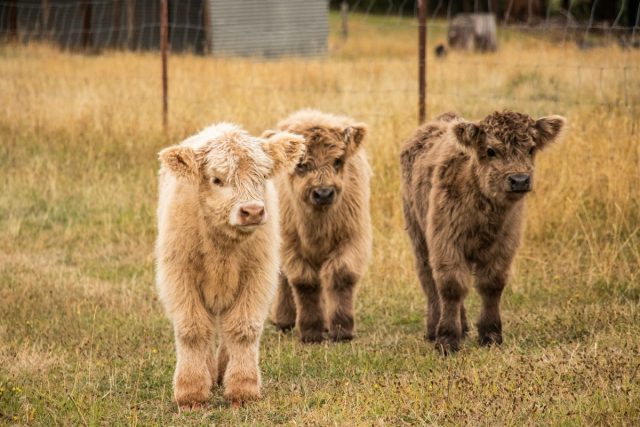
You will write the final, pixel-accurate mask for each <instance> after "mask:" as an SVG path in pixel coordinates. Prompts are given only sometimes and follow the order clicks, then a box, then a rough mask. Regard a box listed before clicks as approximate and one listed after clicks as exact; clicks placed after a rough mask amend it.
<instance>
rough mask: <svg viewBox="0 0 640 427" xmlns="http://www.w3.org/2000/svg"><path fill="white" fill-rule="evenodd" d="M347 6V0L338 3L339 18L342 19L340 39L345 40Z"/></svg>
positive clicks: (347, 26) (347, 27)
mask: <svg viewBox="0 0 640 427" xmlns="http://www.w3.org/2000/svg"><path fill="white" fill-rule="evenodd" d="M348 14H349V4H348V3H347V0H342V3H340V17H341V18H342V38H343V39H346V38H347V37H349V18H348Z"/></svg>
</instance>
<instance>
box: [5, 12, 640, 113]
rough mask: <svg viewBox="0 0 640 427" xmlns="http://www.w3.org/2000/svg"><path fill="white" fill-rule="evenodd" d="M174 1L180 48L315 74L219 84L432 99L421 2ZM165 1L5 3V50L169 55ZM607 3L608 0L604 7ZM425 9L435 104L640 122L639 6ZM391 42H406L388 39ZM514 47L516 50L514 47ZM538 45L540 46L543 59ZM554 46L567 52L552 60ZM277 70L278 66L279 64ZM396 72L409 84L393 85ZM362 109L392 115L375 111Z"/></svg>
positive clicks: (173, 34) (175, 49)
mask: <svg viewBox="0 0 640 427" xmlns="http://www.w3.org/2000/svg"><path fill="white" fill-rule="evenodd" d="M165 1H166V5H167V22H166V25H167V38H168V39H167V41H168V49H169V51H170V53H171V54H173V55H182V54H196V55H202V56H205V57H206V56H210V57H212V58H215V59H220V58H228V57H243V58H249V60H250V61H254V62H256V63H264V61H265V60H267V61H275V62H278V61H288V62H291V61H294V62H295V64H296V66H297V67H298V68H299V71H300V75H301V76H303V77H301V78H298V79H291V80H285V81H283V80H278V81H274V80H269V79H265V77H264V75H263V74H262V73H258V72H255V71H254V70H253V69H252V68H244V69H243V72H242V73H239V74H237V75H236V76H235V78H234V79H233V81H229V80H228V79H227V80H225V81H215V79H214V80H213V81H212V82H211V87H212V88H216V87H219V88H223V87H224V89H225V90H234V91H245V92H247V93H249V92H250V93H252V94H255V93H260V92H264V93H273V92H279V93H283V92H284V93H287V92H288V93H298V94H308V95H310V96H334V97H344V96H349V97H360V98H362V99H365V98H367V99H369V102H371V103H380V104H384V103H385V102H391V101H390V99H391V97H390V95H391V94H395V95H398V97H399V98H400V99H403V100H405V101H406V100H407V99H411V98H412V97H414V96H415V98H414V99H415V101H413V102H414V103H413V104H412V105H417V104H418V95H419V90H420V84H419V81H420V80H419V77H420V75H421V74H422V72H423V70H422V69H419V67H418V62H419V61H418V57H419V56H418V54H419V51H420V49H418V30H419V29H420V21H419V19H418V18H419V10H420V8H419V6H420V2H419V1H418V2H414V1H409V0H399V1H393V0H388V1H385V2H379V1H372V0H360V1H354V2H342V1H338V2H335V4H334V3H333V2H331V4H330V2H328V1H326V0H323V1H317V0H313V1H305V0H289V1H286V0H280V1H273V2H261V1H260V0H244V1H234V0H228V1H223V0H208V1H207V0H184V1H169V0H165ZM162 4H163V2H162V1H160V0H93V1H64V0H60V1H55V0H24V1H20V2H18V1H6V0H5V1H0V38H1V39H2V40H3V42H4V43H5V44H24V45H29V44H41V43H45V44H52V45H53V46H55V47H57V48H59V49H62V50H64V51H70V52H73V53H77V52H80V53H85V54H91V55H96V54H100V53H105V52H110V51H114V50H126V51H137V52H147V51H148V52H158V51H159V50H160V47H161V41H162V39H161V33H162V31H161V29H162V21H161V6H162ZM612 4H613V6H612ZM330 5H331V6H333V7H332V8H331V9H330V7H329V6H330ZM523 5H524V6H523ZM603 5H605V6H606V5H608V8H607V10H605V11H604V12H603V11H602V10H601V9H602V8H603ZM425 6H426V14H425V15H426V19H427V25H426V27H425V28H426V30H427V43H426V45H425V50H426V51H427V56H426V61H427V66H426V68H425V70H426V74H427V82H428V85H427V89H426V101H427V105H447V106H448V105H459V104H464V103H465V102H476V103H484V102H486V103H489V102H490V103H493V104H497V105H501V106H523V105H527V106H529V105H534V104H541V105H549V104H551V105H556V106H559V107H567V106H581V105H591V106H600V107H604V108H612V107H615V108H626V109H627V111H629V112H631V114H633V115H634V117H633V120H634V121H637V117H636V116H637V103H638V101H639V99H640V95H639V94H640V56H639V55H640V26H639V25H640V9H639V8H638V1H636V0H624V1H617V2H616V1H612V2H611V1H609V2H606V1H604V0H592V1H587V0H568V1H564V0H556V1H554V0H549V1H542V0H526V1H524V2H523V1H518V0H505V1H499V2H498V1H493V0H489V1H484V2H483V1H478V0H476V1H458V2H456V1H447V0H436V1H430V2H428V4H425ZM523 11H524V12H523ZM576 11H582V12H581V14H582V16H583V17H582V18H580V17H579V16H577V12H576ZM465 14H467V15H465ZM468 14H474V15H475V16H476V17H477V16H484V17H485V18H486V17H487V16H488V17H489V18H488V19H489V21H487V22H493V25H494V26H495V33H494V34H493V37H495V43H496V46H497V51H496V52H488V53H482V52H478V51H482V50H486V49H482V48H478V45H479V41H478V40H481V39H482V38H483V37H487V33H486V32H483V31H485V30H486V28H485V27H486V26H485V27H482V25H481V27H482V28H484V29H482V28H481V30H480V31H479V32H478V28H477V24H474V23H471V24H470V23H469V21H465V22H467V23H466V24H465V25H463V26H462V27H460V26H458V27H456V25H458V24H459V23H460V20H461V19H463V18H464V17H465V16H470V15H468ZM465 19H466V18H465ZM474 25H475V27H474ZM489 27H491V25H489ZM460 28H462V29H463V30H464V29H465V28H466V29H467V30H468V31H469V32H470V34H467V35H466V36H465V37H467V39H466V40H467V41H466V42H465V43H467V44H466V45H464V43H463V45H462V46H457V47H458V48H459V49H456V43H457V42H456V39H455V37H453V36H452V32H455V31H456V29H458V30H460ZM489 32H490V31H489ZM368 37H375V38H376V40H378V42H377V44H378V46H376V48H375V49H372V48H370V46H368V45H366V44H365V43H364V42H363V40H364V39H366V38H368ZM489 37H491V35H490V34H489ZM385 39H387V40H389V41H393V40H396V39H401V40H402V43H397V42H396V43H389V46H386V45H385V44H384V40H385ZM358 40H360V41H358ZM380 40H382V41H381V42H380ZM469 40H470V41H469ZM514 40H516V41H517V43H514ZM507 45H509V46H512V47H511V48H510V49H508V50H507V51H504V50H503V46H507ZM513 46H515V47H513ZM359 48H361V50H359ZM489 50H491V49H489ZM532 50H533V51H536V50H538V54H533V55H532V54H531V51H532ZM546 50H554V51H566V52H567V54H566V55H562V54H560V55H558V54H556V55H548V54H547V53H548V52H546ZM218 66H221V65H220V63H219V62H215V64H212V65H211V68H210V69H209V71H210V72H213V73H215V72H216V67H218ZM269 66H270V67H272V68H277V65H274V64H273V63H271V62H270V65H269ZM311 69H313V75H314V76H317V77H316V80H318V79H319V80H322V79H324V80H323V83H322V84H314V85H310V84H308V80H306V79H305V78H304V75H305V72H306V70H311ZM385 70H394V72H395V73H397V74H398V75H405V76H407V78H406V79H396V80H394V79H383V80H381V79H380V78H379V77H380V75H381V74H384V73H385V72H386V71H385ZM158 71H159V72H160V70H158ZM309 72H311V71H309ZM169 73H171V69H170V68H169ZM149 78H151V77H150V76H149V75H148V74H141V75H139V76H136V75H134V74H131V75H129V76H128V77H127V79H128V81H129V82H131V83H134V82H135V81H136V80H137V79H142V80H145V79H149ZM153 78H156V77H155V76H154V77H153ZM169 90H171V86H169ZM161 96H162V95H161V93H160V91H159V93H158V97H159V98H160V97H161ZM398 97H396V98H398ZM394 99H395V98H394ZM362 114H364V115H379V116H384V115H385V114H386V113H384V112H380V113H377V112H376V111H374V110H372V109H367V110H366V111H362Z"/></svg>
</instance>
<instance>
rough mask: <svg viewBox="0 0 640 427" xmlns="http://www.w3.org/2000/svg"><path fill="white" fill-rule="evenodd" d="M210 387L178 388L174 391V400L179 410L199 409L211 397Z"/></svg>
mask: <svg viewBox="0 0 640 427" xmlns="http://www.w3.org/2000/svg"><path fill="white" fill-rule="evenodd" d="M210 388H211V387H205V386H200V387H180V388H176V389H175V391H174V394H175V400H176V403H177V404H178V406H179V407H180V409H183V410H194V409H200V408H201V407H202V406H204V404H205V403H206V402H207V401H208V400H209V398H210V397H211V392H210V391H209V389H210Z"/></svg>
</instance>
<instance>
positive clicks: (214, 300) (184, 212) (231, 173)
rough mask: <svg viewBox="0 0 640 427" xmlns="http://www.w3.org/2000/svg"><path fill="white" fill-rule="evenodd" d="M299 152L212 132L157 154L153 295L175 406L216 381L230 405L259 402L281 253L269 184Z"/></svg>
mask: <svg viewBox="0 0 640 427" xmlns="http://www.w3.org/2000/svg"><path fill="white" fill-rule="evenodd" d="M303 150H304V145H303V139H302V137H300V136H298V135H294V134H291V133H286V132H283V133H276V134H274V135H272V136H271V137H270V138H269V139H266V140H264V139H260V138H256V137H252V136H250V135H249V134H247V133H246V132H245V131H243V130H241V129H240V128H238V127H237V126H235V125H231V124H218V125H216V126H211V127H209V128H207V129H205V130H203V131H202V132H200V133H199V134H197V135H195V136H193V137H191V138H189V139H187V140H185V141H184V142H182V143H181V144H179V145H175V146H172V147H169V148H166V149H164V150H162V151H161V152H160V160H161V163H162V167H161V169H160V182H159V193H160V199H159V205H158V239H157V242H156V262H157V288H158V292H159V295H160V299H161V301H162V303H163V305H164V307H165V309H166V312H167V314H168V316H169V318H170V319H171V321H172V323H173V328H174V332H175V342H176V352H177V363H176V371H175V375H174V381H173V388H174V397H175V400H176V401H177V403H178V404H179V405H180V406H187V407H189V406H198V405H199V404H201V403H203V402H205V401H206V400H207V399H208V398H209V396H210V390H211V387H212V385H213V384H214V383H216V382H217V383H223V384H224V396H225V398H226V399H228V400H231V401H232V402H233V403H234V405H239V404H240V403H241V402H243V401H246V400H250V399H255V398H258V397H259V396H260V371H259V369H258V349H259V342H260V336H261V334H262V329H263V323H264V320H265V318H266V317H267V314H268V309H269V304H270V302H271V299H272V296H273V294H274V292H275V287H276V281H277V276H278V264H279V253H278V252H279V245H280V238H279V226H278V200H277V195H276V192H275V188H274V186H273V183H272V182H271V181H270V178H271V177H272V176H273V175H274V174H275V173H277V172H279V171H281V170H282V171H289V170H293V168H294V166H295V165H296V164H297V162H298V159H299V158H300V156H301V155H302V153H303ZM216 325H217V331H218V334H219V345H218V350H217V357H216V355H215V353H214V352H215V348H214V339H215V336H214V335H215V332H216Z"/></svg>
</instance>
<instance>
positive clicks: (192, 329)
mask: <svg viewBox="0 0 640 427" xmlns="http://www.w3.org/2000/svg"><path fill="white" fill-rule="evenodd" d="M191 308H192V309H193V310H190V311H189V312H186V313H182V316H180V317H179V318H177V319H175V320H174V329H175V339H176V370H175V373H174V377H173V391H174V398H175V400H176V402H177V403H178V405H179V406H180V407H196V406H199V405H200V404H202V403H204V402H206V401H207V400H208V399H209V397H210V395H211V387H212V385H213V380H214V378H215V375H216V373H215V361H214V355H213V321H212V319H211V318H210V317H209V315H208V313H206V310H205V309H204V307H202V306H195V307H194V306H192V307H191Z"/></svg>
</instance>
